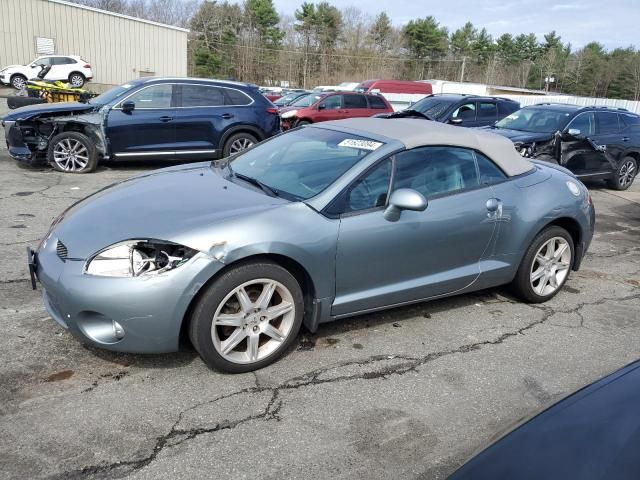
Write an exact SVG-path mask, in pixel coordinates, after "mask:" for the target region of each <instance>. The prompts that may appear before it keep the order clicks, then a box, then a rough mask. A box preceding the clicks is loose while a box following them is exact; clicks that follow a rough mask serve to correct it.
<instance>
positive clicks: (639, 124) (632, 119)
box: [619, 114, 640, 130]
mask: <svg viewBox="0 0 640 480" xmlns="http://www.w3.org/2000/svg"><path fill="white" fill-rule="evenodd" d="M619 118H620V122H621V124H622V125H621V126H622V128H623V130H629V129H633V130H638V128H640V117H639V116H637V115H629V114H623V115H620V116H619Z"/></svg>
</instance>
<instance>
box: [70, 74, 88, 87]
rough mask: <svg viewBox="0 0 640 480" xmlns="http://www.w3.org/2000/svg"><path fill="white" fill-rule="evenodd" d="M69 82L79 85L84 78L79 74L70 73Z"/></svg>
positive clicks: (82, 82)
mask: <svg viewBox="0 0 640 480" xmlns="http://www.w3.org/2000/svg"><path fill="white" fill-rule="evenodd" d="M69 83H71V85H72V86H74V87H81V86H82V85H83V84H84V80H83V78H82V77H81V76H80V75H72V76H71V79H70V82H69Z"/></svg>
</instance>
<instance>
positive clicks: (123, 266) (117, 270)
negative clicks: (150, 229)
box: [85, 240, 197, 277]
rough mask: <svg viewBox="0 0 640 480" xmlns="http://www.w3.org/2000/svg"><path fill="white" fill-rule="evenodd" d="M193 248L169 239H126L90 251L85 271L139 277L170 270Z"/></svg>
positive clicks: (107, 275) (106, 275)
mask: <svg viewBox="0 0 640 480" xmlns="http://www.w3.org/2000/svg"><path fill="white" fill-rule="evenodd" d="M196 253H197V250H193V249H191V248H188V247H185V246H183V245H178V244H175V243H170V242H162V241H156V240H129V241H126V242H121V243H117V244H115V245H111V246H110V247H107V248H105V249H104V250H101V251H100V252H98V253H97V254H96V255H94V256H93V257H92V258H91V259H90V260H89V261H88V262H87V264H86V266H85V273H87V274H88V275H96V276H100V277H141V276H148V275H157V274H159V273H163V272H166V271H168V270H173V269H174V268H178V267H179V266H181V265H183V264H185V263H186V262H187V261H189V259H191V258H192V257H193V256H194V255H195V254H196Z"/></svg>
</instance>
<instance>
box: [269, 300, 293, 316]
mask: <svg viewBox="0 0 640 480" xmlns="http://www.w3.org/2000/svg"><path fill="white" fill-rule="evenodd" d="M291 310H293V304H291V303H289V302H282V303H280V304H278V305H275V306H273V307H270V308H267V310H266V312H265V313H266V315H267V318H268V319H269V320H275V319H276V318H278V317H281V316H282V315H284V314H285V313H289V312H290V311H291Z"/></svg>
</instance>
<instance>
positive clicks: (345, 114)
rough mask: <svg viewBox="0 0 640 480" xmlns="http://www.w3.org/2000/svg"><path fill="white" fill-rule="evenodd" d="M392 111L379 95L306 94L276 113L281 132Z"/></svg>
mask: <svg viewBox="0 0 640 480" xmlns="http://www.w3.org/2000/svg"><path fill="white" fill-rule="evenodd" d="M391 112H393V108H392V107H391V105H390V104H389V102H387V100H386V99H385V98H384V97H382V96H380V95H371V94H366V93H353V92H331V93H320V94H314V93H312V94H309V95H308V96H306V97H302V98H300V99H299V100H296V101H295V102H293V103H292V104H291V105H290V106H288V107H285V108H282V109H281V110H280V118H281V119H282V128H283V130H286V129H288V128H293V127H297V126H299V125H305V124H307V123H317V122H325V121H327V120H341V119H343V118H354V117H371V116H373V115H376V114H378V113H391Z"/></svg>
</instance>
